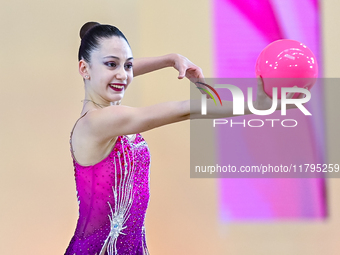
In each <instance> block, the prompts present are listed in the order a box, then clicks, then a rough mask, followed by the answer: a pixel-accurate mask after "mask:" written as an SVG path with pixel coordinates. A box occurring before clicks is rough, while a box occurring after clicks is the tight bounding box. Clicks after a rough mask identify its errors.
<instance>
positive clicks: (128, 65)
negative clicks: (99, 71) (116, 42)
mask: <svg viewBox="0 0 340 255" xmlns="http://www.w3.org/2000/svg"><path fill="white" fill-rule="evenodd" d="M111 64H114V65H113V66H111ZM105 65H107V66H108V67H116V66H117V65H116V63H115V62H107V63H105ZM125 67H128V69H131V68H132V67H133V65H132V64H131V63H130V64H127V65H125Z"/></svg>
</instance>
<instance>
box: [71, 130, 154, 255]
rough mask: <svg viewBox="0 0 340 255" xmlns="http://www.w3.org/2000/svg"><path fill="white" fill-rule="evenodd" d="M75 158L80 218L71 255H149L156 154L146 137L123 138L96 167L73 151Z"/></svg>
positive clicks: (121, 137)
mask: <svg viewBox="0 0 340 255" xmlns="http://www.w3.org/2000/svg"><path fill="white" fill-rule="evenodd" d="M71 135H72V133H71ZM71 155H72V157H73V164H74V171H75V181H76V188H77V200H78V201H79V218H78V223H77V226H76V230H75V233H74V236H73V237H72V239H71V241H70V244H69V246H68V248H67V250H66V253H65V255H94V254H98V255H113V254H118V255H125V254H136V255H144V254H149V252H148V249H147V246H146V238H145V228H144V219H145V214H146V209H147V207H148V202H149V179H150V177H149V167H150V153H149V148H148V146H147V144H146V142H145V141H144V139H143V138H142V136H141V135H140V134H136V136H135V138H134V140H133V141H131V140H129V138H128V137H127V136H119V137H118V139H117V141H116V144H115V146H114V148H113V149H112V151H111V153H110V154H109V155H108V156H107V157H106V158H105V159H103V160H102V161H100V162H98V163H97V164H95V165H93V166H82V165H80V164H79V163H78V162H77V161H76V160H75V158H74V156H73V154H72V147H71ZM97 184H98V185H97Z"/></svg>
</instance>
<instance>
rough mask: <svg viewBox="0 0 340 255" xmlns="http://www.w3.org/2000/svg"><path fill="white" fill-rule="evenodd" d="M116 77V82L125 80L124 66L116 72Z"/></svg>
mask: <svg viewBox="0 0 340 255" xmlns="http://www.w3.org/2000/svg"><path fill="white" fill-rule="evenodd" d="M116 77H117V79H118V80H123V81H124V80H126V79H127V73H126V70H125V69H124V66H122V67H121V68H119V70H117V74H116Z"/></svg>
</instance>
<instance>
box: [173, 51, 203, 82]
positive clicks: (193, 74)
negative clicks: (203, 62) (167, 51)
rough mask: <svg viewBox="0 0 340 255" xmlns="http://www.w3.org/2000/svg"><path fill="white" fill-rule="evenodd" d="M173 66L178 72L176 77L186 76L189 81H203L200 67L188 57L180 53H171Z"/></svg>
mask: <svg viewBox="0 0 340 255" xmlns="http://www.w3.org/2000/svg"><path fill="white" fill-rule="evenodd" d="M173 63H174V64H173V67H174V68H175V69H176V70H177V71H178V72H179V75H178V79H183V78H184V77H187V78H188V79H189V80H190V81H191V82H193V83H196V82H198V81H200V82H204V75H203V72H202V69H201V68H200V67H199V66H197V65H195V64H193V63H192V62H191V61H190V60H189V59H187V58H186V57H184V56H182V55H180V54H174V55H173Z"/></svg>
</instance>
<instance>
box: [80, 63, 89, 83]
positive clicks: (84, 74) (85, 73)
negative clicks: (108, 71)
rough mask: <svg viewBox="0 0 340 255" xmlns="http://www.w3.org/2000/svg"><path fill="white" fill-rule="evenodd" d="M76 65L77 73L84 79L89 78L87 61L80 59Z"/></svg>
mask: <svg viewBox="0 0 340 255" xmlns="http://www.w3.org/2000/svg"><path fill="white" fill-rule="evenodd" d="M78 67H79V73H80V75H81V76H82V77H83V78H84V79H85V80H88V79H89V78H90V75H89V72H88V70H89V65H88V63H87V62H86V61H85V60H83V59H81V60H80V61H79V63H78Z"/></svg>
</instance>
